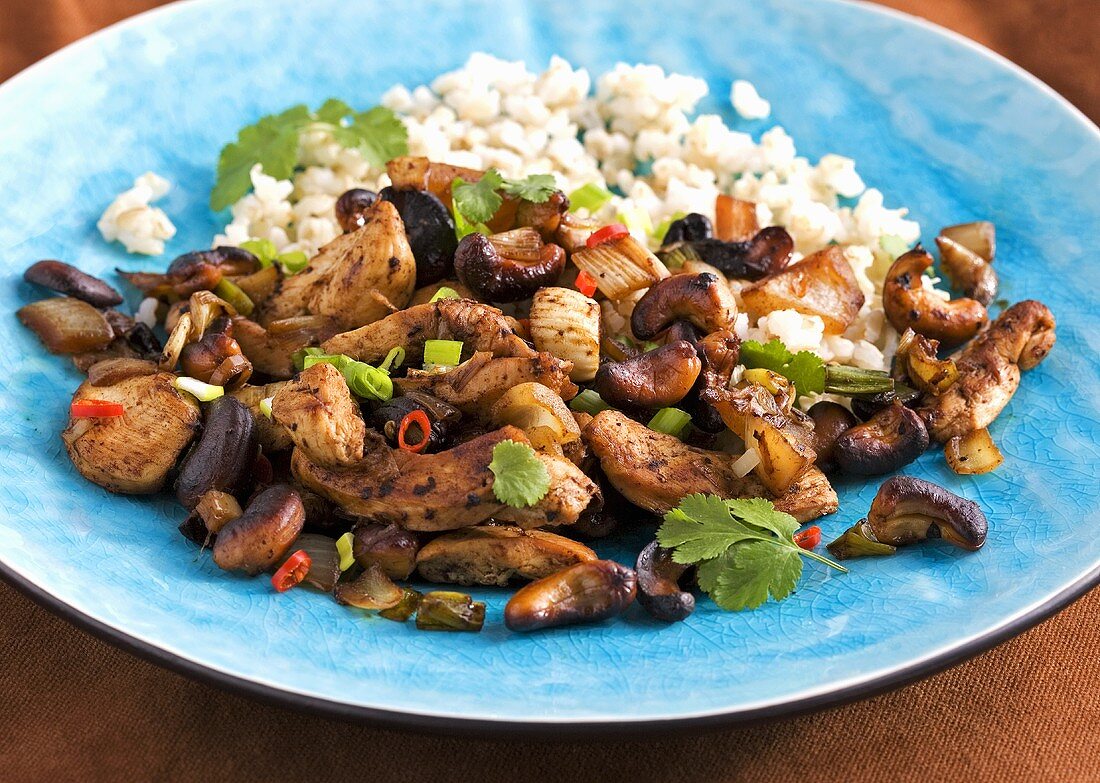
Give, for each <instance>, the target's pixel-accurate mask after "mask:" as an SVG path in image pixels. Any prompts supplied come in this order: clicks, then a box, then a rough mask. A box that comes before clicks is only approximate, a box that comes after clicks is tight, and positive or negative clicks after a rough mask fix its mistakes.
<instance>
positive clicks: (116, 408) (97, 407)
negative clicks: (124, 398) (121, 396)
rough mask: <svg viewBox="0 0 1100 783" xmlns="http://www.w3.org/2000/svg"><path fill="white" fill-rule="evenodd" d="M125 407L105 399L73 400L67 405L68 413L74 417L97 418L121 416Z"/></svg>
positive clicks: (124, 411)
mask: <svg viewBox="0 0 1100 783" xmlns="http://www.w3.org/2000/svg"><path fill="white" fill-rule="evenodd" d="M124 413H126V409H125V408H124V407H122V403H120V402H107V401H106V400H73V404H72V405H71V406H70V407H69V415H70V416H72V417H73V418H74V419H98V418H107V417H111V416H122V415H123V414H124Z"/></svg>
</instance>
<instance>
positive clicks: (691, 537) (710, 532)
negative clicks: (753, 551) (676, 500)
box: [657, 494, 766, 563]
mask: <svg viewBox="0 0 1100 783" xmlns="http://www.w3.org/2000/svg"><path fill="white" fill-rule="evenodd" d="M765 502H766V501H765ZM754 536H756V537H758V536H759V533H757V532H756V531H754V530H752V528H750V527H748V526H746V525H745V524H743V523H742V522H740V521H738V520H736V519H734V518H733V516H732V515H731V514H730V508H729V506H727V505H726V502H724V501H723V500H722V499H721V498H719V497H718V496H717V495H698V494H697V495H688V496H687V497H685V498H684V499H683V500H681V501H680V505H679V506H678V507H677V508H674V509H672V510H671V511H669V512H668V513H667V514H665V522H664V524H663V525H661V529H660V530H658V531H657V542H658V543H659V544H660V545H661V546H663V547H665V548H666V549H675V550H676V551H675V552H673V555H672V559H673V560H675V561H676V562H677V563H697V562H699V561H700V560H707V559H709V558H712V557H718V556H719V555H721V554H722V553H724V552H725V551H726V550H727V549H729V548H730V546H732V545H733V544H736V543H737V542H738V541H743V540H744V539H746V538H752V537H754Z"/></svg>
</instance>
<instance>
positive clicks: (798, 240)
mask: <svg viewBox="0 0 1100 783" xmlns="http://www.w3.org/2000/svg"><path fill="white" fill-rule="evenodd" d="M707 92H708V88H707V84H706V82H704V81H703V80H702V79H698V78H695V77H691V76H685V75H682V74H675V73H668V74H666V73H665V71H664V70H663V69H662V68H660V67H659V66H656V65H627V64H624V63H620V64H618V65H616V66H615V67H614V68H613V69H612V70H610V71H608V72H606V73H603V74H600V75H599V76H598V77H597V78H596V80H595V87H594V89H593V83H592V77H591V76H590V75H589V73H588V71H587V70H585V69H583V68H573V66H572V65H570V64H569V63H568V62H567V61H565V60H564V59H562V58H560V57H552V58H551V60H550V64H549V66H548V67H547V68H546V70H544V71H542V72H541V73H532V72H531V71H529V70H528V69H527V67H526V66H525V65H524V63H522V62H508V61H505V60H500V59H498V58H496V57H493V56H491V55H488V54H484V53H477V54H473V55H471V56H470V58H469V60H468V61H467V62H466V64H465V65H464V66H463V67H462V68H459V69H457V70H454V71H450V72H448V73H444V74H442V75H440V76H439V77H437V78H436V79H435V80H434V81H433V82H432V83H431V85H420V86H417V87H415V88H413V89H411V90H410V89H408V88H406V87H404V86H400V85H398V86H395V87H393V88H391V89H390V90H388V91H387V92H386V93H385V94H384V95H383V96H382V100H381V103H382V104H383V105H384V106H387V107H388V108H390V109H392V110H393V111H394V112H396V113H397V114H398V115H399V116H400V117H401V118H402V120H403V121H404V122H405V125H406V127H407V128H408V135H409V154H411V155H422V156H425V157H428V158H430V159H432V160H434V161H441V162H444V163H451V164H454V165H459V166H467V167H470V168H479V169H482V168H489V167H494V168H497V169H498V170H500V172H501V173H502V174H504V175H505V176H507V177H522V176H526V175H527V174H535V173H547V172H550V173H552V174H553V175H554V176H555V178H556V179H557V181H558V185H559V187H561V188H562V189H563V190H565V191H566V192H567V193H568V192H570V191H571V190H573V189H575V188H577V187H580V186H581V185H585V184H587V183H591V182H595V183H598V184H601V185H604V186H614V187H615V188H617V189H618V190H619V191H620V192H621V193H623V194H624V195H622V196H619V195H616V196H615V197H613V198H612V199H611V200H610V202H609V203H608V204H607V205H606V206H604V207H603V208H601V210H600V211H599V214H597V215H596V216H595V217H598V218H600V219H604V220H606V221H608V222H611V221H612V220H614V219H615V216H616V215H619V214H626V215H632V216H635V217H636V218H637V219H636V220H634V221H631V222H632V223H634V224H637V225H640V226H645V225H646V224H647V223H648V224H649V225H650V226H656V225H658V224H660V223H661V221H663V220H666V219H667V218H669V217H671V216H673V215H675V214H676V213H678V212H685V213H686V212H700V213H702V214H704V215H707V216H708V217H711V218H713V217H714V203H715V197H716V196H717V195H718V194H719V193H720V192H724V193H730V194H732V195H733V196H736V197H737V198H741V199H745V200H749V201H753V202H755V203H756V204H757V213H758V218H759V222H760V224H761V225H763V226H767V225H782V226H784V227H786V229H787V231H788V232H790V234H791V236H792V237H793V239H794V241H795V248H796V254H795V259H796V260H797V259H798V258H801V257H802V256H803V255H804V254H807V253H810V252H813V251H815V250H818V249H820V248H822V247H824V246H825V245H828V244H830V243H838V244H841V245H843V246H844V247H845V255H846V258H847V260H848V262H849V263H850V264H851V266H852V269H853V272H854V273H855V276H856V279H857V280H858V281H859V285H860V287H861V288H862V290H863V293H864V296H865V297H866V303H865V304H864V306H863V308H862V310H861V311H860V313H859V315H858V317H857V318H856V320H855V322H854V323H853V324H852V325H851V326H850V327H849V328H848V329H847V331H846V332H845V333H844V334H843V335H833V336H825V335H824V323H823V322H822V320H821V319H820V318H819V317H817V316H807V315H803V314H801V313H798V312H796V311H794V310H782V311H777V312H773V313H770V314H769V315H767V316H763V317H761V318H760V319H759V320H758V321H757V322H756V323H750V322H749V319H748V318H747V316H745V315H744V314H742V315H741V316H739V318H738V321H737V331H738V333H739V334H740V336H741V337H742V338H744V339H757V340H761V341H766V340H768V339H771V338H773V337H777V338H779V339H781V340H782V341H783V342H784V343H785V344H786V345H787V346H788V347H789V348H790V349H791V350H794V351H798V350H809V351H813V352H814V353H816V354H818V355H819V356H821V357H822V358H823V359H825V360H826V361H838V362H842V363H844V364H849V365H854V366H857V367H864V368H868V369H886V368H887V367H888V362H889V357H890V356H891V355H892V354H893V352H894V348H895V346H896V344H897V334H896V332H895V331H894V330H893V328H892V327H891V326H890V325H889V323H888V322H887V321H886V319H885V315H884V313H883V310H882V296H881V294H882V279H883V276H884V275H885V272H886V270H887V268H888V261H889V258H888V257H885V258H884V254H883V253H882V251H881V249H880V240H881V239H882V238H883V237H885V236H896V237H899V238H900V239H901V240H903V241H904V242H906V243H908V244H912V243H914V242H916V241H917V239H918V238H919V236H920V226H919V225H918V224H917V223H916V222H914V221H912V220H908V219H906V215H907V213H908V210H906V209H904V208H900V209H892V208H888V207H887V206H886V205H885V199H884V197H883V194H882V193H881V192H880V191H879V190H876V189H875V188H867V187H866V186H865V184H864V182H863V180H862V178H861V177H860V176H859V174H858V173H857V171H856V167H855V161H853V160H852V159H851V158H846V157H842V156H840V155H832V154H830V155H825V156H824V157H822V158H821V159H820V160H819V161H817V163H816V164H814V165H811V163H810V161H809V160H807V159H806V158H804V157H800V156H798V154H797V151H796V149H795V145H794V141H793V140H792V139H791V137H790V136H789V135H788V134H787V133H786V131H784V130H783V128H782V127H780V126H778V125H775V126H773V127H771V128H769V129H768V130H766V131H764V132H763V133H762V134H761V135H760V138H759V141H756V140H754V139H753V137H752V136H751V135H750V134H749V133H746V132H743V131H740V130H735V129H732V128H730V127H729V126H727V125H726V123H725V121H724V120H723V119H722V117H721V116H719V115H716V114H701V115H697V116H695V115H694V111H695V107H696V106H697V105H698V103H699V101H700V100H701V99H702V98H703V97H704V96H706V95H707ZM730 101H731V104H732V105H733V107H734V109H735V110H736V111H737V112H738V113H739V114H741V115H742V116H744V117H748V118H750V119H757V118H760V117H763V116H766V115H767V114H768V113H769V112H770V105H769V104H768V102H767V101H766V100H764V99H763V98H762V97H761V96H760V95H759V93H758V92H757V91H756V88H755V87H754V86H753V85H752V84H751V83H749V82H745V81H743V80H737V81H736V82H734V85H733V87H732V88H731V91H730ZM300 144H301V150H300V152H301V157H300V159H301V161H302V163H303V166H304V168H303V170H301V171H299V172H298V173H297V174H296V175H295V176H294V178H293V180H292V181H288V180H276V179H274V178H272V177H269V176H267V175H266V174H264V173H263V171H262V170H261V169H260V167H259V166H257V167H256V168H255V169H253V171H252V184H253V191H252V192H251V193H249V194H248V195H246V196H244V197H243V198H241V199H240V200H239V201H238V202H236V203H235V204H233V206H232V208H231V212H232V216H233V219H232V221H231V222H230V223H229V224H228V225H227V226H226V227H225V230H224V233H223V234H220V235H218V236H217V237H216V238H215V240H214V244H215V245H218V244H229V245H239V244H240V243H241V242H244V241H247V240H249V239H269V240H271V241H272V242H273V243H274V244H275V245H276V247H277V248H278V249H279V250H280V251H284V250H302V251H304V252H305V253H307V254H309V255H312V254H314V253H315V252H316V251H317V250H318V249H319V248H320V247H321V246H322V245H324V244H326V243H327V242H329V241H331V240H332V239H334V238H335V237H336V236H338V235H339V234H340V233H341V229H340V226H339V225H338V223H337V222H336V220H335V217H334V212H333V207H334V205H335V202H336V199H337V198H338V197H339V196H340V194H341V193H343V192H344V191H346V190H348V189H349V188H353V187H365V188H370V189H374V190H377V189H379V188H381V187H384V186H385V185H387V184H389V178H388V177H387V176H386V174H385V172H384V171H380V170H378V169H376V168H373V167H372V166H371V165H370V164H369V163H368V162H367V161H366V160H364V159H363V157H362V156H361V155H360V154H359V153H358V152H357V151H355V150H349V149H345V148H344V147H342V146H341V145H340V144H338V143H337V142H336V141H335V140H334V139H333V138H332V136H331V134H330V133H328V132H327V131H324V130H315V131H310V132H307V133H304V134H303V135H302V138H301V142H300ZM634 230H635V231H636V233H637V235H638V238H639V239H640V240H642V241H648V242H649V243H650V244H651V245H653V244H654V243H655V242H657V241H658V240H659V237H656V238H655V237H652V236H649V235H648V232H646V231H645V230H644V228H643V229H638V228H635V229H634ZM936 282H937V281H936V280H935V279H930V278H925V285H927V286H929V287H930V288H931V287H932V286H934V284H935V283H936ZM731 286H732V287H733V288H734V291H735V295H736V293H737V288H738V284H737V281H731ZM943 295H944V296H946V294H943ZM630 307H631V303H630V302H625V303H620V304H619V305H618V306H617V307H605V308H604V315H605V322H606V326H607V327H608V328H609V329H610V330H612V331H615V330H617V329H622V328H625V319H626V317H627V316H628V315H629V308H630ZM813 401H814V400H813V399H804V401H803V402H804V404H807V405H808V404H811V403H812V402H813Z"/></svg>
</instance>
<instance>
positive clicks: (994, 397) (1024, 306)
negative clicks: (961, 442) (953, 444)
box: [917, 299, 1055, 443]
mask: <svg viewBox="0 0 1100 783" xmlns="http://www.w3.org/2000/svg"><path fill="white" fill-rule="evenodd" d="M1054 340H1055V334H1054V316H1053V315H1052V314H1051V312H1050V310H1049V309H1048V308H1047V306H1046V305H1044V304H1043V303H1042V302H1037V301H1035V300H1033V299H1029V300H1026V301H1023V302H1017V303H1016V304H1014V305H1012V307H1010V308H1008V309H1007V310H1005V311H1004V312H1003V313H1001V314H1000V316H998V317H997V320H996V321H994V322H993V323H992V324H991V325H990V327H989V328H988V329H986V330H985V331H984V332H982V333H981V334H979V335H978V336H977V337H975V338H974V340H973V341H972V342H971V343H970V344H969V345H967V346H966V347H965V348H964V349H963V350H962V351H961V352H960V353H959V355H958V356H956V357H955V365H956V367H957V368H958V371H959V379H958V380H957V381H956V382H955V383H954V384H953V385H952V386H950V387H949V388H948V389H947V391H945V392H944V393H943V394H941V395H939V396H938V397H934V396H926V397H925V399H924V402H923V403H922V404H921V406H920V408H918V410H917V412H918V413H919V414H920V415H921V417H922V418H923V419H924V422H925V424H926V425H927V426H928V432H929V434H930V435H931V436H932V437H933V438H934V439H935V440H937V441H939V442H941V443H946V442H947V441H948V440H950V439H951V438H953V437H955V436H956V435H965V434H966V433H968V432H973V431H974V430H980V429H982V428H983V427H987V426H989V424H990V423H992V421H993V420H994V419H996V418H997V416H998V414H1000V412H1001V411H1002V410H1003V409H1004V407H1005V405H1007V404H1008V401H1009V400H1011V399H1012V395H1013V394H1015V393H1016V389H1017V387H1018V386H1019V385H1020V371H1021V370H1030V369H1031V368H1032V367H1034V366H1035V365H1037V364H1038V363H1039V362H1041V361H1042V360H1043V359H1044V358H1046V355H1047V354H1048V353H1050V349H1051V348H1052V347H1054Z"/></svg>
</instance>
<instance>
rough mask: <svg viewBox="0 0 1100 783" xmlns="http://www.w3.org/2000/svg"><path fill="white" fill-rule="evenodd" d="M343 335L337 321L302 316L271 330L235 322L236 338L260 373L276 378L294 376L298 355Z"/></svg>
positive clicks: (273, 324) (271, 325)
mask: <svg viewBox="0 0 1100 783" xmlns="http://www.w3.org/2000/svg"><path fill="white" fill-rule="evenodd" d="M338 331H339V327H337V326H336V321H335V319H333V318H329V317H328V316H323V315H299V316H295V317H293V318H284V319H283V320H281V321H273V322H271V323H269V324H268V325H267V327H266V328H265V327H263V326H260V325H259V324H258V323H256V322H255V321H252V320H250V319H248V318H241V317H240V316H238V317H236V318H234V319H233V338H234V339H235V340H236V341H237V344H238V345H239V346H240V347H241V353H243V354H244V355H245V356H246V357H247V358H248V360H249V361H250V362H252V367H253V368H254V369H255V370H256V372H260V373H263V374H264V375H268V376H271V377H272V378H289V377H290V376H292V375H293V374H294V360H293V358H292V356H293V354H294V352H295V351H297V350H298V349H300V348H305V347H307V346H312V345H317V343H319V342H321V341H322V340H325V339H328V338H329V337H331V336H332V335H333V334H335V333H336V332H338Z"/></svg>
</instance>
